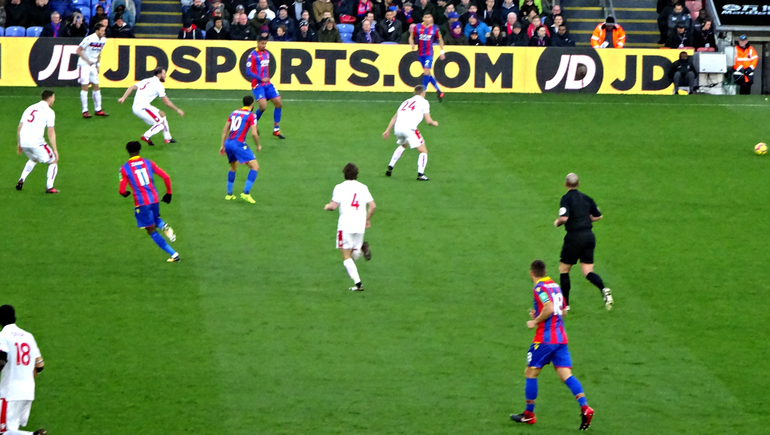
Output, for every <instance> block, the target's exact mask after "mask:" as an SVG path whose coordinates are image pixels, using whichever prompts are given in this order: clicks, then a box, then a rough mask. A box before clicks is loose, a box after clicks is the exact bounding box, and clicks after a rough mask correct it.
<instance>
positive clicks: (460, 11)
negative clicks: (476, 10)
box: [455, 0, 471, 17]
mask: <svg viewBox="0 0 770 435" xmlns="http://www.w3.org/2000/svg"><path fill="white" fill-rule="evenodd" d="M470 7H471V0H460V3H458V4H456V5H455V12H457V15H459V16H461V17H462V16H463V15H465V14H466V13H467V12H468V9H469V8H470Z"/></svg>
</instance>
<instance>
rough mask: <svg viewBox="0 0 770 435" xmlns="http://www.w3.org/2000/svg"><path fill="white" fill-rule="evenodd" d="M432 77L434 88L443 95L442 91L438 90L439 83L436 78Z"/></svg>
mask: <svg viewBox="0 0 770 435" xmlns="http://www.w3.org/2000/svg"><path fill="white" fill-rule="evenodd" d="M428 77H430V82H431V83H432V84H433V87H434V88H436V92H438V93H441V89H439V88H438V82H437V81H436V78H435V77H433V76H428Z"/></svg>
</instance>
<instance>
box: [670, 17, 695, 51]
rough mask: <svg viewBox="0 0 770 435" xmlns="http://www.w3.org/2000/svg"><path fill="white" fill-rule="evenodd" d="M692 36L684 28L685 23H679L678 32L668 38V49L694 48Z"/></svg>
mask: <svg viewBox="0 0 770 435" xmlns="http://www.w3.org/2000/svg"><path fill="white" fill-rule="evenodd" d="M693 45H695V44H693V42H692V36H690V32H688V31H687V28H686V27H685V26H684V23H678V24H677V25H676V31H675V32H674V33H672V34H671V35H669V36H668V40H667V41H666V47H668V48H685V47H692V46H693Z"/></svg>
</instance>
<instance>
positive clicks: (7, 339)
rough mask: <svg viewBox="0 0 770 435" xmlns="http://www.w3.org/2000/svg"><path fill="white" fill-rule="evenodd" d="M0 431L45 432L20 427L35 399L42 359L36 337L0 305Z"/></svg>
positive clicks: (6, 433) (7, 434)
mask: <svg viewBox="0 0 770 435" xmlns="http://www.w3.org/2000/svg"><path fill="white" fill-rule="evenodd" d="M0 328H2V331H0V433H2V434H3V435H45V434H46V431H45V429H38V430H36V431H35V432H29V431H22V430H19V427H20V426H26V425H27V421H28V420H29V412H30V410H31V409H32V402H33V401H34V400H35V378H37V375H38V374H40V372H42V371H43V368H44V367H45V363H44V362H43V357H42V356H41V355H40V349H38V347H37V342H36V341H35V337H33V336H32V334H30V333H29V332H27V331H25V330H23V329H21V328H19V327H18V326H16V312H15V311H14V309H13V307H12V306H10V305H3V306H0Z"/></svg>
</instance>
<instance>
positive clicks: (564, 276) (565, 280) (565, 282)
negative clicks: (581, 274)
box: [559, 262, 572, 311]
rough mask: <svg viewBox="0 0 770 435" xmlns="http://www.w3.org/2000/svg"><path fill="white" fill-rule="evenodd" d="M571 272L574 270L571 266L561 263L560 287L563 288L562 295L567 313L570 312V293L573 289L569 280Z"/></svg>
mask: <svg viewBox="0 0 770 435" xmlns="http://www.w3.org/2000/svg"><path fill="white" fill-rule="evenodd" d="M570 270H572V265H571V264H566V263H562V262H559V287H561V294H562V295H564V305H566V307H565V311H569V291H570V289H571V288H572V283H570V280H569V271H570Z"/></svg>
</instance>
